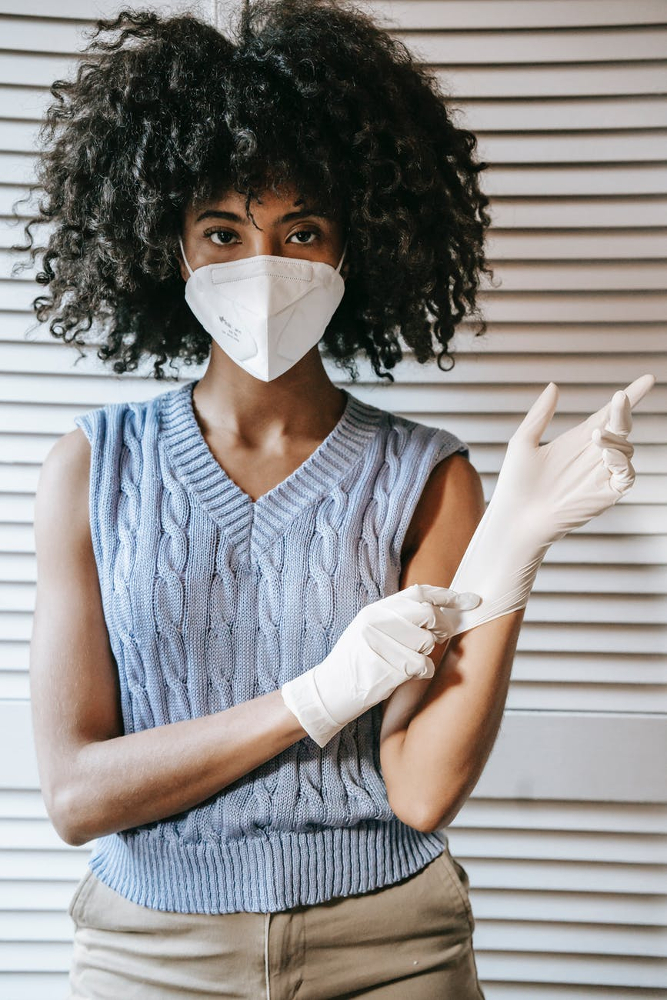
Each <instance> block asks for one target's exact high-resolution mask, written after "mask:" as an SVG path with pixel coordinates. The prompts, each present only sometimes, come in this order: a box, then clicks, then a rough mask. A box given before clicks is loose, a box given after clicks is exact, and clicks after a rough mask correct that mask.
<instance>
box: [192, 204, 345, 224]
mask: <svg viewBox="0 0 667 1000" xmlns="http://www.w3.org/2000/svg"><path fill="white" fill-rule="evenodd" d="M307 215H312V216H315V217H316V218H318V219H329V218H331V216H330V215H329V214H328V213H327V212H326V211H325V210H324V209H323V208H320V207H315V206H314V207H312V208H300V209H298V211H295V212H287V213H286V215H282V216H281V217H280V218H279V219H276V220H275V222H274V223H272V224H273V225H274V226H280V225H282V224H283V223H285V222H291V221H292V219H303V218H305V216H307ZM202 219H227V220H229V222H238V223H239V224H240V225H242V226H243V225H247V224H248V221H249V220H248V219H247V218H246V217H245V216H241V215H237V214H236V212H227V211H224V210H222V209H219V208H209V209H207V210H206V211H205V212H202V213H201V215H198V216H197V218H196V220H195V222H201V221H202Z"/></svg>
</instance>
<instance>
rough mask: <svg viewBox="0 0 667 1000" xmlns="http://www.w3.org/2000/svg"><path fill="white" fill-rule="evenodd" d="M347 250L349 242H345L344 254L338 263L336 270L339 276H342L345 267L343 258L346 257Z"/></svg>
mask: <svg viewBox="0 0 667 1000" xmlns="http://www.w3.org/2000/svg"><path fill="white" fill-rule="evenodd" d="M346 250H347V240H345V246H344V247H343V252H342V254H341V256H340V260H339V261H338V265H337V267H336V270H337V272H338V273H339V274H340V269H341V267H342V266H343V258H344V257H345V251H346Z"/></svg>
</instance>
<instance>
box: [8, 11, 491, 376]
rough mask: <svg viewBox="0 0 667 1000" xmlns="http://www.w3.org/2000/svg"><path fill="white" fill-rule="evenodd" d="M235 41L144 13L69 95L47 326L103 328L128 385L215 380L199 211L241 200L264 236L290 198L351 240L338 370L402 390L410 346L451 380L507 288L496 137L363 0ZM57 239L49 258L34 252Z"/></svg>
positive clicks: (39, 310) (104, 26)
mask: <svg viewBox="0 0 667 1000" xmlns="http://www.w3.org/2000/svg"><path fill="white" fill-rule="evenodd" d="M230 33H231V34H233V35H234V37H233V39H230V38H228V37H227V36H226V35H225V34H224V33H223V32H222V31H220V30H218V29H217V28H215V27H213V26H212V25H211V24H207V23H205V22H204V21H203V20H201V19H199V18H198V17H197V16H195V14H193V13H192V12H190V13H185V14H182V15H179V16H161V15H160V14H158V13H157V12H155V11H152V10H146V9H141V10H137V9H130V8H124V9H123V10H121V11H120V12H119V13H118V15H117V16H116V17H115V18H113V19H108V20H105V19H100V20H98V21H97V22H96V24H95V27H94V30H93V33H92V35H91V37H90V39H89V44H88V46H87V48H86V50H85V51H86V52H88V53H91V54H93V50H97V51H96V52H95V53H94V54H93V58H91V57H90V56H89V57H88V59H87V60H86V59H82V60H81V61H80V63H79V65H78V67H77V71H76V75H75V78H74V79H73V80H69V81H68V80H56V81H55V82H54V83H53V84H52V86H51V93H52V95H53V96H54V98H55V99H56V100H55V101H54V102H53V103H52V104H51V105H50V107H49V108H48V109H47V112H46V116H45V119H44V121H43V123H42V125H41V128H40V131H39V142H40V147H41V148H40V150H39V153H40V155H39V157H38V161H37V183H36V184H35V185H33V186H32V188H31V191H30V195H28V197H32V194H33V192H34V191H35V190H36V189H41V190H42V191H43V194H42V196H41V197H40V201H39V203H38V206H37V209H38V214H37V215H34V216H33V217H32V218H31V219H30V220H29V221H28V222H27V223H26V224H25V234H26V240H27V243H26V245H25V246H15V247H13V248H12V249H13V250H19V251H26V250H29V251H30V255H31V258H32V263H33V264H34V260H35V256H36V254H37V253H40V252H43V254H44V255H43V259H42V267H43V269H44V270H43V271H40V272H39V273H38V274H37V277H36V280H37V281H38V282H39V283H41V284H43V285H48V286H49V289H48V290H49V293H50V294H49V295H41V296H38V297H37V298H36V299H35V300H34V301H33V302H32V307H33V309H34V311H35V314H36V316H37V319H38V321H39V322H44V321H45V320H47V319H50V324H49V329H50V332H51V333H52V335H53V336H54V337H59V338H62V339H63V340H65V341H66V342H68V343H74V344H76V345H78V346H79V347H81V346H86V342H85V340H81V339H77V336H78V335H81V334H82V333H83V332H85V331H87V330H90V329H91V327H93V325H94V324H96V325H99V328H100V330H101V331H102V336H103V343H102V346H101V347H100V348H99V350H98V357H99V358H101V359H102V360H103V361H105V362H107V361H110V360H112V359H113V370H114V371H115V372H116V373H119V374H120V373H123V372H125V371H130V370H134V369H136V368H137V366H138V362H139V361H140V360H141V358H142V356H143V355H148V356H151V357H154V358H155V363H154V370H153V375H154V377H155V378H156V379H163V378H165V377H166V376H165V374H164V372H163V369H162V365H164V364H165V363H167V362H170V363H171V362H172V361H173V360H174V359H176V358H181V359H183V360H184V363H185V364H200V363H201V362H203V361H204V360H205V359H206V357H207V355H208V353H209V350H210V345H211V338H210V335H209V334H208V333H207V332H206V330H205V329H204V328H203V327H202V326H201V324H200V323H199V321H198V320H197V319H196V318H195V316H194V315H193V313H192V312H191V310H190V308H189V307H188V305H187V303H186V301H185V297H184V288H183V279H182V277H181V274H180V271H179V263H178V235H179V233H180V231H181V223H182V218H183V213H184V209H185V207H186V206H188V205H192V206H194V207H196V206H198V205H199V204H200V203H203V202H205V201H210V200H211V199H212V198H214V197H218V196H219V195H220V194H221V193H223V192H226V191H229V190H230V189H231V188H234V189H235V190H236V191H237V192H238V193H239V194H242V195H243V194H245V195H246V211H247V212H248V215H249V217H250V218H251V215H250V213H249V206H250V202H251V200H252V199H253V198H255V197H256V196H257V195H260V194H261V192H262V191H265V190H268V189H273V190H276V188H278V187H280V186H281V185H282V184H283V183H286V184H288V185H291V186H294V188H295V189H296V190H297V191H298V192H299V194H300V195H301V196H302V197H306V198H309V197H311V196H312V197H313V198H314V199H315V203H316V204H318V205H322V206H326V207H328V208H329V210H330V211H332V212H334V213H336V217H337V218H338V219H339V220H340V221H341V224H342V226H343V231H344V232H346V233H347V234H348V249H347V255H346V259H347V261H348V265H349V274H348V277H347V279H346V288H345V294H344V296H343V299H342V301H341V303H340V305H339V307H338V309H337V310H336V313H335V314H334V316H333V317H332V319H331V321H330V322H329V325H328V327H327V329H326V331H325V334H324V336H323V338H322V342H321V343H322V347H323V349H324V351H325V352H328V356H329V357H332V358H334V359H335V363H336V365H338V366H339V367H344V368H345V369H346V370H347V371H348V373H349V374H350V376H351V377H352V379H353V380H356V378H357V377H358V370H357V368H356V365H355V363H354V358H355V356H356V355H357V354H358V353H359V352H361V351H365V352H366V356H367V357H368V358H369V360H370V362H371V364H372V367H373V370H374V372H375V374H376V375H377V376H378V377H385V378H388V379H389V380H390V381H392V382H393V381H394V379H393V376H392V375H391V373H390V372H389V371H382V370H381V368H380V366H381V365H384V366H385V368H387V369H391V368H393V367H394V366H395V365H396V363H397V362H399V361H400V360H401V359H402V357H403V352H402V350H401V346H400V343H399V340H398V337H399V335H400V336H402V337H403V339H404V341H405V343H406V344H407V345H408V347H409V348H410V349H411V350H412V351H413V353H414V357H415V359H416V360H417V361H418V362H419V363H421V364H423V363H425V362H427V361H429V360H430V359H432V358H433V357H435V356H436V355H435V353H434V346H438V345H439V348H440V349H439V351H438V354H437V360H438V367H441V360H442V359H443V357H445V356H446V357H447V358H448V359H449V360H450V361H451V364H450V366H449V368H443V369H442V370H445V371H447V370H450V369H451V368H452V367H453V365H454V358H453V357H452V356H451V355H450V354H449V352H448V351H447V344H448V342H449V341H450V339H451V337H452V336H453V334H454V330H455V327H456V325H457V324H458V323H459V322H460V321H461V320H462V319H463V318H464V316H465V315H466V312H468V313H469V314H475V316H476V317H477V318H478V319H479V321H480V323H481V326H480V328H479V330H478V335H480V334H482V333H484V332H486V323H485V321H484V320H483V318H481V317H480V314H479V310H478V308H477V304H476V297H477V291H478V288H479V275H480V272H481V271H485V272H486V273H487V274H489V275H492V274H493V272H492V270H491V269H490V268H489V267H488V265H487V262H486V260H485V254H484V234H485V229H486V227H488V226H489V224H490V218H489V216H488V214H487V212H486V206H487V205H488V203H489V201H488V198H486V197H485V195H484V194H483V193H482V192H481V191H480V188H479V183H478V177H477V174H478V173H479V172H480V171H481V170H484V169H486V167H487V166H488V164H487V163H484V162H480V161H478V160H477V159H476V157H475V150H476V146H477V139H476V136H475V135H474V134H473V133H472V132H470V131H467V130H466V129H463V128H458V127H456V126H455V125H454V124H453V123H452V121H451V120H450V113H449V111H448V107H447V98H446V96H445V95H444V94H443V93H442V92H441V90H440V88H439V83H438V81H437V78H436V77H435V76H434V75H432V74H430V73H429V72H428V71H427V69H426V68H425V67H423V66H420V65H418V64H416V63H415V61H414V58H413V56H412V55H411V53H410V52H409V50H408V49H407V48H406V47H405V45H404V44H403V43H402V42H401V41H400V40H398V39H397V38H395V37H393V36H392V35H391V34H390V33H389V31H388V30H386V29H385V28H384V27H382V26H381V25H380V24H379V22H377V21H376V20H374V19H372V18H371V17H370V16H369V15H368V14H367V13H366V12H364V11H362V10H360V9H359V8H358V7H356V6H355V5H354V4H353V3H352V2H350V0H255V2H254V3H252V4H247V3H246V4H245V5H244V7H243V8H242V11H241V14H240V18H239V20H238V22H237V23H236V24H235V25H234V26H233V29H232V30H231V31H230ZM103 34H106V35H107V36H113V37H107V38H106V40H102V38H101V36H102V35H103ZM21 200H23V199H21ZM16 204H18V203H15V205H14V211H15V209H16ZM40 223H44V224H48V225H49V226H50V233H49V237H48V242H47V245H46V246H34V245H33V236H32V233H31V228H32V227H33V226H35V225H38V224H40ZM21 266H24V267H27V266H29V265H28V263H25V264H23V265H21V264H19V265H18V267H21ZM429 314H430V315H429ZM433 335H435V338H436V341H437V345H434V343H433ZM174 377H176V376H174Z"/></svg>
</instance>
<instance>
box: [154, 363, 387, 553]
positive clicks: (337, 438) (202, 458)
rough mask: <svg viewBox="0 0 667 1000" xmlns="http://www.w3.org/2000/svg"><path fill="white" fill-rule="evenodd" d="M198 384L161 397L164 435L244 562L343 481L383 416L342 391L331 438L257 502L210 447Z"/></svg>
mask: <svg viewBox="0 0 667 1000" xmlns="http://www.w3.org/2000/svg"><path fill="white" fill-rule="evenodd" d="M198 381H199V379H196V380H195V381H193V382H187V383H185V385H183V386H181V387H179V388H178V389H174V390H172V391H170V392H165V393H162V394H161V395H160V396H159V397H158V407H159V421H160V436H161V437H162V439H163V440H164V441H165V444H166V447H167V448H168V451H169V454H170V456H171V459H172V462H173V464H174V467H175V469H176V471H177V472H178V475H179V478H180V479H181V481H182V482H183V484H184V485H185V486H186V488H188V489H190V490H192V491H193V492H194V493H195V494H196V495H197V497H198V499H199V501H200V503H201V505H202V506H203V507H205V509H206V510H207V511H208V513H209V514H210V516H211V517H212V518H213V520H214V521H215V522H216V523H217V524H218V525H219V526H220V527H221V528H223V529H224V531H225V532H226V533H227V535H228V536H229V537H230V538H231V541H232V542H233V543H234V546H235V547H236V549H237V551H238V554H239V556H240V557H243V558H252V557H253V556H255V555H258V554H259V552H261V551H262V550H263V549H264V548H265V547H266V546H267V545H268V544H269V543H270V541H271V540H272V539H273V538H274V537H276V536H278V535H280V534H282V533H283V532H284V530H285V528H286V527H287V525H288V524H289V523H290V522H291V521H292V520H293V519H294V518H295V517H296V515H297V514H298V513H299V512H300V511H301V510H304V509H305V508H306V507H309V506H310V505H311V504H313V503H314V502H315V501H317V500H319V499H321V498H322V497H323V496H326V494H327V493H329V492H330V490H331V489H332V487H333V486H334V485H335V484H336V483H338V482H340V481H341V480H342V479H343V478H344V476H345V475H346V473H347V472H348V471H349V469H350V468H351V467H352V466H353V465H355V464H356V463H357V462H358V461H359V459H360V458H361V456H362V455H363V454H364V452H365V450H366V449H367V448H368V446H369V445H370V443H371V441H372V440H373V438H374V437H375V435H376V433H377V430H378V428H379V426H380V423H381V422H382V419H383V416H384V414H385V411H384V410H382V409H380V408H379V407H377V406H372V405H371V404H369V403H364V402H362V400H360V399H357V397H356V396H353V395H352V394H351V393H349V392H348V391H347V389H343V390H342V391H343V392H344V393H345V396H346V401H345V409H344V410H343V413H342V415H341V417H340V418H339V420H338V422H337V423H336V425H335V426H334V428H333V429H332V430H331V431H330V433H329V434H328V435H327V437H325V439H324V440H323V441H322V442H321V443H320V444H319V445H318V447H317V448H316V449H315V451H313V452H312V453H311V454H310V455H309V456H308V458H306V460H305V461H304V462H302V463H301V465H299V466H298V467H297V468H296V469H295V470H294V471H293V472H292V473H291V474H290V475H289V476H288V477H287V478H286V479H283V480H282V481H281V482H280V483H278V484H277V485H276V486H274V487H273V488H272V489H271V490H269V491H268V492H267V493H263V494H262V495H261V496H260V497H258V498H257V500H253V499H252V497H250V495H249V494H248V493H246V492H245V490H242V489H241V487H240V486H238V485H237V483H235V482H234V480H233V479H232V478H231V477H230V476H229V475H228V474H227V473H226V472H225V470H224V469H223V468H222V466H221V465H220V463H219V462H218V460H217V459H216V458H215V457H214V455H213V453H212V452H211V450H210V448H209V446H208V444H207V443H206V440H205V438H204V435H203V434H202V431H201V429H200V427H199V424H198V422H197V418H196V417H195V413H194V409H193V404H192V393H193V390H194V388H195V386H196V385H197V383H198Z"/></svg>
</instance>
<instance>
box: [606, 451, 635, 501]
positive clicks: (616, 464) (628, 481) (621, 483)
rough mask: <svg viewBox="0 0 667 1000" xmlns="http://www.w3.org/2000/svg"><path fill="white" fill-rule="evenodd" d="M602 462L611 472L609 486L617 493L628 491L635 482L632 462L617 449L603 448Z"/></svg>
mask: <svg viewBox="0 0 667 1000" xmlns="http://www.w3.org/2000/svg"><path fill="white" fill-rule="evenodd" d="M602 461H603V462H604V464H605V466H606V467H607V468H608V469H609V471H610V472H611V478H610V480H609V485H610V486H612V487H613V488H614V489H615V490H617V491H618V492H619V493H625V492H626V490H629V489H630V487H631V486H632V484H633V483H634V481H635V470H634V468H633V465H632V462H630V461H629V459H628V458H627V457H626V456H625V455H624V454H623V453H622V452H620V451H618V449H617V448H605V449H604V450H603V452H602Z"/></svg>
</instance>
